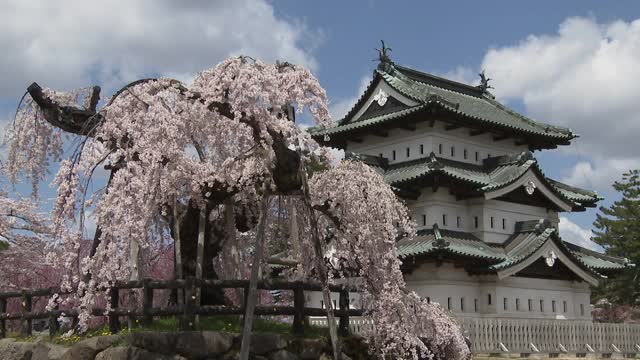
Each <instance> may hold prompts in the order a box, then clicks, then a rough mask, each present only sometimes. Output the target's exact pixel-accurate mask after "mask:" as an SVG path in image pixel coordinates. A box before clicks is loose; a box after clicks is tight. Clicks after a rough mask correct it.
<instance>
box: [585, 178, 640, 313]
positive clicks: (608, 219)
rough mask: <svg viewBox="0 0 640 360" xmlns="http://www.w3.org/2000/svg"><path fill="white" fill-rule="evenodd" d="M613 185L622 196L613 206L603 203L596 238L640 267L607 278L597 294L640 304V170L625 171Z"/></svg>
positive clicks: (620, 301) (608, 252)
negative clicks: (612, 277) (606, 205)
mask: <svg viewBox="0 0 640 360" xmlns="http://www.w3.org/2000/svg"><path fill="white" fill-rule="evenodd" d="M613 188H614V189H615V190H616V191H617V192H619V193H621V195H622V199H620V200H618V201H616V202H614V203H613V205H611V207H608V208H606V207H600V212H601V213H600V214H598V215H597V218H596V221H595V222H594V224H593V225H594V226H595V228H596V230H594V234H595V236H594V238H593V241H595V242H596V243H597V244H600V245H602V246H603V247H604V248H605V250H606V253H607V254H609V255H613V256H618V257H625V258H627V259H629V260H630V261H631V262H632V263H634V264H636V265H637V266H636V267H632V268H629V269H627V270H625V271H624V272H623V273H622V274H620V275H618V276H617V277H616V278H615V279H613V280H609V281H605V282H603V284H602V285H601V286H600V288H598V289H597V290H596V292H595V293H594V295H595V296H596V297H597V298H606V300H608V301H609V302H611V303H613V304H630V305H638V304H640V268H639V267H638V266H640V170H632V171H629V172H627V173H624V174H623V175H622V181H619V182H618V181H616V182H615V183H614V184H613Z"/></svg>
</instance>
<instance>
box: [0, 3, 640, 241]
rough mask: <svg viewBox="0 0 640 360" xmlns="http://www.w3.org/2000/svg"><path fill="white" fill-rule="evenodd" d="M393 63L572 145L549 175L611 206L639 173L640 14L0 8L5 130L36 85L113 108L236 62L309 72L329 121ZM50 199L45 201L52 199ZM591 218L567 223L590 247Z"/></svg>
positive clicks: (560, 7) (516, 8)
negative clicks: (98, 94) (567, 131)
mask: <svg viewBox="0 0 640 360" xmlns="http://www.w3.org/2000/svg"><path fill="white" fill-rule="evenodd" d="M381 39H384V40H385V42H386V43H387V44H388V45H389V46H390V47H391V48H392V49H393V50H392V53H391V56H392V58H393V60H394V61H395V62H397V63H399V64H403V65H408V66H412V67H415V68H417V69H420V70H423V71H426V72H431V73H435V74H440V75H445V76H448V77H450V78H453V79H456V80H459V81H463V82H467V83H470V84H475V83H476V82H477V73H478V72H479V71H480V70H481V69H484V70H486V72H487V74H488V75H489V77H491V78H492V79H493V81H492V85H493V86H494V88H495V89H494V90H493V92H494V93H495V94H496V96H497V97H498V99H500V100H501V101H503V102H505V103H506V104H508V105H509V106H511V107H513V108H514V109H516V110H517V111H520V112H522V113H524V114H526V115H529V116H531V117H533V118H535V119H538V120H541V121H544V122H548V123H552V124H557V125H562V126H569V127H571V128H572V129H573V130H574V132H576V133H578V134H580V138H579V139H577V140H576V141H574V144H573V145H572V146H570V147H563V148H561V149H558V150H555V151H546V152H542V153H537V154H536V156H537V157H538V159H539V160H540V161H541V162H542V165H543V168H544V169H545V171H546V173H547V175H549V176H551V177H553V178H556V179H559V180H561V181H566V182H569V183H570V184H573V185H576V186H581V187H586V188H590V189H594V190H597V191H598V192H599V193H600V194H601V195H603V196H605V197H606V200H605V201H604V205H608V204H610V203H611V202H612V201H614V200H615V199H616V194H614V193H612V191H611V183H612V182H613V181H614V180H616V179H618V178H619V177H620V175H621V173H622V172H624V171H626V170H628V169H631V168H638V167H640V150H638V145H637V140H636V139H638V138H640V121H638V119H637V116H638V115H637V114H640V101H638V100H636V96H638V94H640V67H638V66H637V64H640V3H638V2H632V1H617V2H596V1H582V0H581V1H564V2H561V3H560V2H556V1H554V2H551V1H549V2H545V1H543V2H528V3H524V2H511V1H508V2H507V1H492V2H480V1H473V2H471V1H464V2H457V1H447V2H442V3H431V2H423V1H420V2H418V1H412V2H410V1H398V2H391V1H378V0H368V1H349V2H346V1H329V0H325V1H321V2H320V1H318V2H311V1H307V2H301V1H297V0H281V1H277V2H275V1H273V2H270V1H263V0H252V1H249V0H234V1H231V0H230V1H205V0H202V1H198V0H187V1H168V0H153V1H152V0H146V1H145V0H142V1H125V0H111V1H102V2H89V1H84V0H59V1H55V2H54V1H45V0H42V1H30V0H0V49H2V52H1V53H2V54H1V55H0V121H2V122H3V123H5V124H6V123H7V122H8V121H9V120H10V119H11V117H12V113H13V112H14V111H15V108H16V105H17V103H18V100H19V99H20V97H21V96H22V94H23V93H24V91H25V89H26V87H27V86H28V85H29V84H30V83H31V82H32V81H38V82H39V83H40V84H41V85H43V86H47V87H52V88H58V89H72V88H76V87H85V86H88V85H93V84H98V85H101V86H102V87H103V93H104V94H105V95H108V94H110V93H112V92H113V91H114V90H115V89H117V88H119V87H121V86H123V85H124V84H126V83H128V82H131V81H133V80H135V79H138V78H141V77H149V76H158V75H166V76H172V77H175V78H179V79H182V80H187V81H188V80H189V79H190V78H192V77H193V75H194V73H195V72H197V71H199V70H202V69H205V68H207V67H210V66H212V65H214V64H216V63H217V62H219V61H220V60H222V59H223V58H225V57H227V56H230V55H237V54H244V55H249V56H252V57H255V58H261V59H264V60H267V61H274V60H275V59H283V60H287V61H290V62H294V63H297V64H303V65H305V66H307V67H309V68H310V69H312V70H313V72H314V73H315V74H316V76H317V77H318V78H319V79H320V81H321V83H322V84H323V86H324V87H325V88H326V89H327V92H328V94H329V96H330V98H331V101H332V111H333V113H334V115H335V116H336V117H339V116H340V115H341V114H343V113H344V112H346V110H348V109H349V108H350V106H351V105H352V104H353V102H354V101H355V99H356V98H357V97H358V96H359V95H360V94H359V92H360V91H362V89H363V87H364V85H365V84H366V83H367V82H368V81H369V79H370V77H371V73H372V70H373V68H374V67H375V65H376V63H375V62H374V61H372V60H373V59H375V57H376V52H375V51H374V48H376V47H379V41H380V40H381ZM50 193H51V192H50V191H49V194H50ZM595 214H596V210H590V211H587V212H583V213H579V214H566V215H563V217H562V220H561V223H560V226H561V232H562V234H563V237H564V238H565V239H567V240H569V241H572V242H576V243H580V244H582V245H587V246H590V244H589V240H588V239H589V237H590V235H591V231H590V229H591V224H592V222H593V220H594V219H595Z"/></svg>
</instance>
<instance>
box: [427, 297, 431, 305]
mask: <svg viewBox="0 0 640 360" xmlns="http://www.w3.org/2000/svg"><path fill="white" fill-rule="evenodd" d="M427 303H428V304H431V298H430V297H429V296H427Z"/></svg>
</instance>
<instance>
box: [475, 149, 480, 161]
mask: <svg viewBox="0 0 640 360" xmlns="http://www.w3.org/2000/svg"><path fill="white" fill-rule="evenodd" d="M478 160H480V154H479V153H478V152H477V151H476V161H478Z"/></svg>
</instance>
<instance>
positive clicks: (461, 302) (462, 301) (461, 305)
mask: <svg viewBox="0 0 640 360" xmlns="http://www.w3.org/2000/svg"><path fill="white" fill-rule="evenodd" d="M460 311H463V312H464V298H460Z"/></svg>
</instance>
